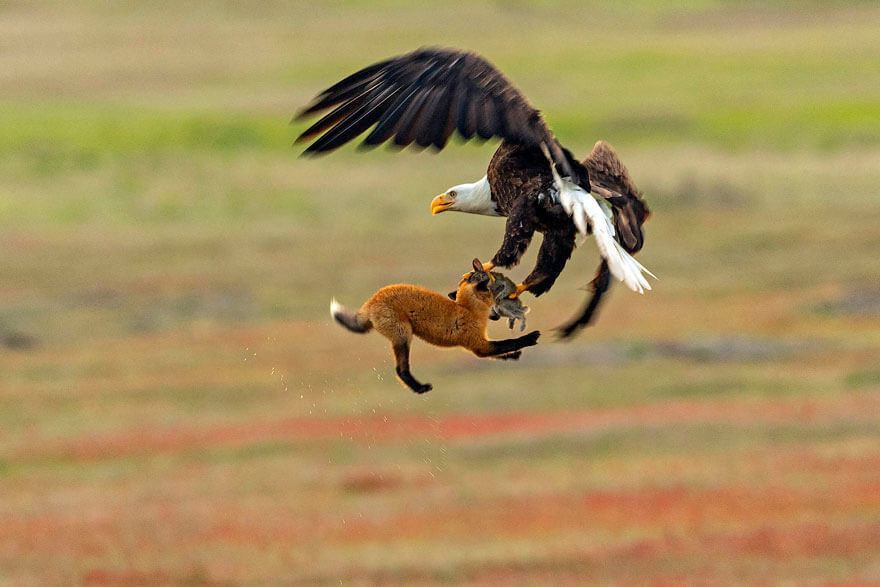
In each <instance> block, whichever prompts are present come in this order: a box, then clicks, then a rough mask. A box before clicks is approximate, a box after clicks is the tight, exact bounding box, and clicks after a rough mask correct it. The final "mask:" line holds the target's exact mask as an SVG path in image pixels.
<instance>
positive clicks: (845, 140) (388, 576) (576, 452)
mask: <svg viewBox="0 0 880 587" xmlns="http://www.w3.org/2000/svg"><path fill="white" fill-rule="evenodd" d="M0 16H2V18H0V64H2V67H0V111H2V112H3V115H2V116H0V229H2V231H0V246H2V250H3V251H4V252H3V254H2V255H0V276H2V279H0V497H2V499H0V528H2V529H0V539H2V542H3V543H4V544H6V545H7V546H6V547H4V549H2V550H0V583H10V584H20V583H52V582H55V583H77V582H79V583H89V582H101V580H104V582H105V583H106V582H108V581H109V582H110V583H113V582H114V581H115V582H116V583H120V584H125V583H136V582H138V581H140V582H142V583H143V582H160V583H161V582H167V583H181V582H186V581H189V582H195V583H207V582H210V581H216V582H221V583H228V584H249V583H250V584H252V583H267V584H271V583H277V582H278V581H279V580H292V581H294V582H297V581H300V582H307V581H315V582H318V583H320V582H325V583H327V582H331V581H332V582H336V581H337V579H340V578H341V579H342V580H343V581H344V582H345V581H347V582H353V583H358V582H363V583H369V582H381V581H387V582H391V583H395V582H396V583H407V582H422V583H425V582H427V583H431V582H454V581H463V582H471V583H480V582H483V583H493V582H494V583H497V582H498V581H504V580H512V581H514V582H516V581H521V582H529V581H531V582H537V583H555V582H558V581H564V580H570V581H577V580H593V581H599V582H602V581H604V582H619V581H626V580H629V581H636V582H641V581H647V582H651V581H661V580H663V579H670V578H672V579H675V578H679V579H681V578H682V577H685V578H690V579H695V580H700V579H701V578H702V579H704V580H706V581H708V582H712V581H715V582H720V583H726V582H731V581H735V582H739V581H744V582H749V581H765V580H770V581H784V580H791V581H807V582H817V581H831V580H843V581H846V580H865V581H875V580H877V579H878V576H877V568H876V565H873V566H872V565H871V563H870V559H871V558H872V556H873V557H874V558H875V559H876V554H877V551H876V546H872V545H871V541H870V540H869V539H868V538H870V537H871V536H874V535H875V534H876V531H875V530H876V528H877V527H878V524H880V521H878V520H880V518H878V516H880V511H878V509H877V502H876V498H875V499H874V500H871V499H870V496H871V495H872V493H871V492H872V491H874V490H876V487H877V486H878V485H877V484H878V483H880V479H878V477H877V472H876V471H877V470H880V468H878V467H877V466H876V465H877V463H878V462H880V460H878V459H880V454H878V452H877V439H878V438H880V422H878V419H877V415H876V414H877V412H876V410H875V409H874V408H875V407H876V406H877V399H876V398H877V394H878V391H880V387H878V386H880V379H878V377H877V368H876V365H877V360H878V359H877V358H878V356H880V335H878V332H880V289H878V286H877V276H878V275H880V256H878V255H877V254H876V252H877V251H880V230H878V229H877V226H878V225H880V206H878V204H877V188H878V186H880V94H878V85H877V83H876V82H877V80H878V79H880V38H878V36H877V35H876V25H875V23H876V22H877V21H878V17H880V10H878V8H877V7H876V6H875V5H874V4H873V3H870V2H843V1H840V2H832V3H826V2H821V3H820V2H788V1H778V2H765V3H757V2H749V1H718V0H692V1H689V2H686V3H658V2H647V1H637V2H636V1H634V2H626V3H618V4H613V5H609V4H606V3H599V2H586V3H573V2H566V1H549V0H548V1H544V2H539V3H525V2H517V1H508V2H490V3H478V2H474V3H468V4H461V3H450V2H441V3H419V2H415V3H413V2H400V1H390V0H389V1H387V2H380V3H367V2H359V3H346V4H344V5H343V4H325V3H317V2H292V3H290V2H280V1H278V2H273V1H265V2H259V3H252V4H250V5H248V6H247V7H245V6H243V5H241V4H239V3H234V2H213V3H195V4H180V3H171V2H148V3H141V2H119V3H113V4H106V3H101V2H80V3H74V4H69V3H60V2H51V3H43V4H40V5H32V4H29V3H19V2H7V3H4V4H3V5H2V6H0ZM486 23H489V24H486ZM421 45H449V46H461V47H467V48H471V49H474V50H477V51H479V52H481V53H483V54H484V55H486V56H487V57H489V58H490V59H491V60H492V61H493V62H495V63H496V64H497V65H498V66H499V67H500V68H501V69H502V70H503V71H504V72H505V73H506V74H508V76H509V77H510V78H511V79H512V80H514V82H515V83H516V84H517V85H518V86H519V87H520V88H521V89H522V90H523V92H524V93H525V94H526V96H528V97H529V99H530V100H531V101H532V102H533V103H534V104H535V106H537V107H538V108H540V109H542V110H543V112H544V114H545V116H546V118H547V120H548V122H549V123H550V124H551V126H552V127H553V129H554V130H555V132H556V134H557V135H558V136H559V137H560V139H561V140H562V141H563V142H564V144H566V145H567V146H569V147H570V148H572V149H573V150H574V151H576V152H579V153H586V152H588V151H589V149H590V148H591V147H592V145H593V143H594V141H595V140H597V139H600V138H602V139H605V140H607V141H609V142H610V143H611V144H613V145H614V146H615V147H616V148H617V150H618V152H619V153H620V155H621V157H622V158H623V159H624V161H625V162H626V164H627V165H628V167H629V168H630V170H631V172H632V174H633V176H634V179H635V181H636V183H637V184H638V185H639V186H640V188H641V189H642V190H644V192H645V194H646V198H647V199H648V202H649V204H650V206H651V208H652V210H653V211H654V215H653V216H652V218H651V219H650V222H649V223H648V225H647V227H646V230H647V244H646V247H645V250H644V251H643V252H642V253H640V260H641V261H642V262H643V263H645V264H646V265H647V266H648V267H649V268H650V269H651V270H652V271H653V272H654V273H656V274H657V275H658V276H659V277H660V279H659V280H658V281H656V282H655V290H654V291H653V292H651V293H649V294H647V295H645V296H643V297H642V296H636V295H634V294H631V293H630V292H627V291H624V290H623V289H622V288H619V287H615V288H614V289H613V290H612V293H611V295H610V297H609V299H608V301H607V303H606V305H605V306H604V307H603V309H602V312H601V314H600V316H599V320H598V323H597V324H596V325H595V326H593V327H591V328H590V329H589V330H587V331H586V332H584V334H583V335H582V336H581V337H580V338H579V339H578V340H577V341H575V342H573V343H571V344H567V345H562V344H558V343H554V342H553V341H551V340H550V336H549V330H550V329H551V328H552V327H553V326H555V325H557V324H559V323H560V322H561V321H563V320H564V319H565V318H567V317H568V316H569V315H570V314H572V313H573V312H574V311H575V309H576V307H577V306H578V304H580V303H581V302H582V298H583V297H584V295H585V294H584V292H582V291H580V290H579V289H578V288H580V287H582V286H583V284H584V283H586V282H587V281H588V280H589V278H590V277H591V276H592V272H593V269H594V267H595V264H596V254H595V253H594V252H593V250H592V249H591V247H590V246H589V245H587V246H585V247H583V248H581V249H579V250H578V251H577V253H576V254H575V256H574V257H573V259H572V260H571V261H570V265H569V267H568V269H567V270H566V272H565V273H564V275H563V276H562V278H561V279H560V281H559V282H558V284H557V285H556V286H555V288H554V290H553V291H552V292H550V293H549V294H547V295H546V296H544V297H542V298H540V299H538V300H533V301H530V302H528V303H530V304H531V305H532V306H533V311H532V313H531V314H530V316H529V321H530V325H534V326H535V327H538V328H541V329H542V330H544V331H545V332H546V333H548V335H547V336H546V337H545V338H544V339H542V344H541V345H540V346H539V347H538V348H536V349H533V351H534V352H532V353H529V354H528V356H525V357H524V358H523V359H522V361H521V362H520V363H518V364H501V363H497V362H485V361H482V362H481V361H479V360H477V359H475V358H473V357H470V356H468V355H464V354H462V353H459V352H457V351H455V352H450V351H443V350H438V349H434V348H431V347H428V346H427V345H416V347H415V348H414V359H413V365H414V372H415V373H416V374H417V375H418V376H420V377H423V378H424V379H425V380H428V381H431V382H433V383H434V384H435V390H434V391H432V393H431V394H428V395H427V396H424V397H413V396H411V395H410V394H409V393H408V392H406V391H405V390H404V389H403V388H402V387H401V386H400V385H399V384H398V383H397V382H396V381H395V380H394V377H393V368H392V362H391V357H390V352H389V351H388V349H387V347H386V343H385V342H384V341H383V340H381V339H380V338H379V337H377V336H375V335H372V336H368V337H354V336H352V335H350V334H348V333H346V332H343V331H341V329H338V328H336V327H334V325H333V324H331V323H330V321H329V320H328V319H327V316H326V314H327V303H328V300H329V298H330V297H331V296H336V297H337V298H339V299H340V300H342V301H343V302H344V303H346V304H348V305H350V306H354V305H356V304H358V303H359V302H360V301H362V300H363V299H366V297H367V296H369V295H370V294H371V293H372V292H373V291H375V290H376V289H377V288H379V287H380V286H382V285H385V284H388V283H392V282H413V283H419V284H422V285H425V286H427V287H431V288H432V289H436V290H439V291H446V290H448V289H450V288H451V287H452V286H453V285H454V283H455V282H456V281H457V276H458V275H460V274H461V273H462V272H463V271H464V270H465V269H466V268H467V265H468V262H469V260H470V259H471V258H473V256H474V255H478V256H481V258H482V256H489V255H491V254H492V253H493V252H494V251H495V250H496V248H497V246H498V245H499V243H500V240H501V235H502V232H503V222H502V221H500V220H492V219H485V218H476V217H468V216H466V215H448V216H447V215H443V216H440V217H436V218H431V217H430V216H429V214H428V203H429V201H430V199H431V197H432V196H433V195H435V194H436V193H438V192H439V191H440V190H442V189H444V188H445V187H447V186H449V185H454V184H456V183H460V182H462V181H470V180H472V179H475V178H477V177H479V176H480V175H482V173H483V172H484V169H485V165H486V162H487V161H488V158H489V157H490V155H491V152H492V150H493V149H494V146H495V145H494V144H492V143H489V144H483V145H470V144H469V145H465V146H460V145H452V146H450V148H448V149H446V150H444V151H443V152H442V153H441V154H436V155H431V154H427V153H421V154H420V153H411V152H408V151H407V152H402V153H393V152H387V151H386V150H385V149H377V150H375V151H372V152H368V153H356V152H355V149H354V148H353V147H346V148H344V149H341V150H340V151H339V152H336V153H333V154H332V155H330V156H328V157H323V158H318V159H300V158H298V157H297V154H298V153H299V151H300V150H301V147H299V146H296V147H292V146H291V143H292V141H293V139H294V138H295V136H296V134H297V132H298V131H301V130H302V129H303V128H304V124H299V123H295V124H293V125H292V126H291V125H289V124H288V121H289V120H290V118H291V116H292V115H293V114H294V112H295V111H296V109H297V108H298V107H301V106H303V105H304V104H306V103H307V102H308V100H309V99H310V98H311V97H312V96H313V95H314V94H315V93H316V92H318V91H320V90H321V89H323V88H324V87H326V86H327V85H329V84H330V83H332V82H334V81H336V80H337V79H339V78H340V77H341V76H343V75H345V74H347V73H349V72H351V71H353V70H354V69H356V68H358V67H361V66H363V65H365V64H367V63H369V62H372V61H374V60H378V59H381V58H384V57H386V56H389V55H392V54H395V53H399V52H403V51H409V50H412V49H413V48H415V47H418V46H421ZM389 218H391V219H392V223H391V224H392V226H389ZM534 257H535V251H532V252H530V253H529V254H528V255H527V257H526V259H525V261H524V262H523V264H522V265H521V266H520V267H518V268H516V269H514V270H513V271H511V275H512V276H514V277H515V278H519V277H522V276H524V275H525V273H526V272H527V271H528V270H529V268H530V267H531V265H532V264H533V263H534ZM491 333H492V335H493V336H495V337H501V336H504V335H505V330H504V329H503V328H502V327H501V326H498V325H493V327H492V329H491ZM655 410H656V411H657V413H658V414H660V415H661V416H662V414H666V413H669V414H670V419H669V420H668V421H666V420H664V419H663V418H662V417H661V416H657V417H656V418H655V417H653V416H651V413H652V412H653V411H655ZM569 414H570V415H572V417H584V418H588V417H590V418H595V420H589V419H588V420H585V422H592V424H589V423H587V424H583V425H582V426H572V425H568V427H565V426H562V425H561V424H560V426H561V427H559V428H556V427H554V426H552V425H546V426H544V427H540V426H538V427H537V428H535V429H534V430H532V431H531V432H530V431H529V428H528V426H529V425H530V424H529V422H534V421H533V420H530V418H538V419H539V420H540V418H542V417H544V416H546V417H548V418H550V419H551V420H550V421H551V422H556V421H557V420H559V419H562V420H560V422H562V423H563V424H564V422H565V420H564V418H563V417H564V416H566V415H569ZM688 414H692V415H688ZM468 417H470V418H477V420H475V421H474V423H473V424H472V425H470V426H471V427H465V428H464V430H465V431H466V432H467V434H465V433H462V432H461V428H460V427H461V426H462V424H460V423H459V424H456V422H458V420H457V418H468ZM504 417H512V418H514V420H513V422H514V424H512V426H513V428H512V430H511V431H508V432H497V431H496V432H492V431H491V426H493V425H496V419H497V418H504ZM480 418H481V419H480ZM517 418H522V422H523V423H521V424H516V422H518V420H517ZM554 418H556V419H557V420H554ZM386 425H387V426H388V427H390V428H389V430H391V431H392V432H393V430H395V428H394V426H395V425H398V426H402V427H403V428H402V430H403V432H400V433H398V435H397V436H394V434H392V433H391V432H388V431H387V430H386V428H383V426H386ZM309 426H318V427H321V426H323V427H324V428H321V430H323V432H320V433H316V436H315V438H313V439H310V438H309V437H308V435H307V434H306V433H305V432H302V430H308V429H309V428H308V427H309ZM358 426H362V427H363V428H358ZM371 426H373V427H372V428H371ZM456 426H459V428H457V427H456ZM517 426H521V427H519V428H518V427H517ZM484 427H485V428H488V430H489V431H488V432H485V435H481V434H483V432H484V431H483V428H484ZM456 430H458V431H459V432H455V431H456ZM382 431H385V432H384V433H387V434H390V436H389V437H383V436H382V434H383V432H382ZM456 434H460V436H456ZM597 492H598V493H601V492H608V494H609V495H610V496H614V495H620V496H623V497H621V499H624V502H625V503H631V502H627V501H626V500H627V499H633V500H636V503H641V502H640V501H639V500H646V503H649V504H654V505H653V507H651V508H648V509H645V510H639V509H638V508H637V509H636V513H635V514H627V513H626V512H625V511H624V510H617V509H615V508H616V507H617V506H616V505H614V504H615V503H617V502H614V501H613V500H611V501H609V499H610V497H608V496H605V497H602V496H603V495H604V494H602V495H599V496H598V497H597ZM713 492H714V493H713ZM789 494H790V495H791V498H790V499H789V498H786V497H784V496H786V495H789ZM874 494H876V492H874ZM658 495H659V497H658ZM670 495H671V496H672V497H670ZM766 495H770V496H775V497H774V498H773V500H771V501H770V503H771V506H772V507H770V506H767V505H764V501H762V500H763V498H764V497H765V496H766ZM626 496H629V497H626ZM676 496H677V497H676ZM560 500H561V502H560ZM774 500H775V501H774ZM715 501H717V502H719V504H721V505H719V506H718V507H719V508H720V509H718V510H712V509H711V507H710V506H709V505H707V504H711V503H714V502H715ZM498 503H500V504H507V506H508V507H507V510H506V513H505V511H499V508H501V509H503V507H502V506H498V505H495V504H498ZM559 503H562V504H563V505H564V507H565V508H566V511H567V512H569V513H570V516H565V515H562V514H560V513H559V512H560V510H559V509H557V508H559V507H560V506H559V505H558V504H559ZM597 504H598V505H597ZM602 504H605V505H602ZM725 504H726V505H725ZM724 507H727V508H728V509H724ZM707 508H708V509H707ZM753 510H755V511H758V512H763V513H762V515H763V516H764V517H763V518H761V516H757V515H755V516H753V515H752V514H750V513H749V512H751V511H753ZM765 510H766V511H765ZM435 512H436V516H439V517H440V518H439V519H438V518H437V517H432V516H434V515H435V514H434V513H435ZM638 512H642V514H639V513H638ZM645 512H648V513H650V515H647V514H646V513H645ZM668 512H671V513H668ZM707 512H708V513H707ZM803 524H806V526H805V527H804V526H802V525H803ZM817 529H818V530H817ZM787 532H790V533H791V534H787ZM811 532H812V533H811ZM816 532H819V537H818V538H817V537H816V534H815V533H816ZM823 532H824V534H823ZM872 532H874V533H873V534H872ZM397 533H399V535H398V534H397ZM762 533H763V534H762ZM800 535H806V536H812V537H813V538H812V540H813V542H811V543H809V544H812V546H810V547H809V548H808V547H804V546H803V545H802V543H801V542H799V540H800V539H799V538H798V536H800ZM670 536H671V537H672V538H670ZM767 536H770V538H767ZM823 536H824V537H825V538H822V537H823ZM829 536H830V538H829ZM866 536H867V538H865V537H866ZM95 537H99V538H95ZM100 537H106V540H105V539H104V538H100ZM743 537H745V538H743ZM748 537H752V538H749V540H752V542H748V540H746V539H747V538H748ZM773 537H775V538H773ZM670 540H672V541H671V542H670ZM737 540H745V541H746V542H745V543H746V544H747V545H748V544H752V545H754V544H759V545H760V544H763V545H764V547H760V546H759V547H754V546H751V547H743V546H742V544H743V543H742V542H737ZM761 540H764V542H761ZM773 540H776V542H773ZM768 541H769V546H768ZM181 545H186V546H185V547H181ZM737 545H740V546H737ZM834 545H838V546H834ZM839 545H848V546H845V547H844V546H839ZM798 548H801V550H798ZM810 548H812V550H810ZM610 561H618V562H616V563H615V564H611V562H610ZM701 561H703V562H701ZM102 577H103V579H102Z"/></svg>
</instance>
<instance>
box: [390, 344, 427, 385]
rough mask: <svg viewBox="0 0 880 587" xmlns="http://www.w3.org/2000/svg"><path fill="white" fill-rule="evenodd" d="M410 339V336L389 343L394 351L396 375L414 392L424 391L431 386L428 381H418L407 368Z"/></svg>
mask: <svg viewBox="0 0 880 587" xmlns="http://www.w3.org/2000/svg"><path fill="white" fill-rule="evenodd" d="M410 341H412V338H410V339H409V340H399V341H394V342H392V343H391V349H392V350H393V351H394V359H395V361H396V362H397V368H396V369H395V370H396V371H397V376H398V377H399V378H400V380H401V381H403V382H404V383H405V384H406V386H407V387H409V388H410V389H411V390H413V391H414V392H416V393H425V392H426V391H431V389H433V386H432V385H431V384H430V383H419V381H418V380H417V379H416V378H415V377H413V374H412V373H410V370H409V343H410Z"/></svg>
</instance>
